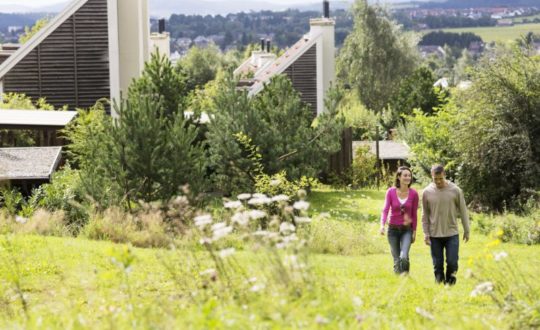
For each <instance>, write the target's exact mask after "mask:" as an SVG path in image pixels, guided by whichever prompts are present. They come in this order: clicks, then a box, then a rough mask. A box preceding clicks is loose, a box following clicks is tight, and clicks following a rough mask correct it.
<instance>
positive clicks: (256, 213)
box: [249, 210, 266, 220]
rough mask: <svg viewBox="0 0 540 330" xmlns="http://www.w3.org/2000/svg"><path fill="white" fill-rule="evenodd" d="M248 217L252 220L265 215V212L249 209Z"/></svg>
mask: <svg viewBox="0 0 540 330" xmlns="http://www.w3.org/2000/svg"><path fill="white" fill-rule="evenodd" d="M249 217H250V218H251V219H253V220H257V219H260V218H264V217H266V212H264V211H261V210H251V211H249Z"/></svg>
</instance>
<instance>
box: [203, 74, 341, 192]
mask: <svg viewBox="0 0 540 330" xmlns="http://www.w3.org/2000/svg"><path fill="white" fill-rule="evenodd" d="M335 94H336V95H337V94H338V93H337V92H336V93H335ZM338 97H339V96H336V98H338ZM212 104H214V105H215V106H216V107H218V109H215V110H213V111H212V112H213V113H214V114H215V117H214V118H213V120H212V121H211V122H210V124H209V127H208V129H209V131H208V134H207V138H208V140H207V141H208V148H209V149H208V151H209V156H210V166H211V168H212V170H213V175H212V179H213V182H214V186H215V189H216V190H220V191H222V192H223V193H224V194H226V195H230V194H233V193H240V192H245V191H253V187H254V185H255V182H256V176H257V175H259V174H261V171H262V172H264V173H265V174H268V175H270V176H271V175H274V174H277V173H279V172H281V171H285V173H286V174H287V179H288V180H291V181H293V180H299V179H300V178H301V177H302V176H306V177H317V176H318V175H319V173H321V172H322V171H323V170H324V169H325V168H326V167H327V165H328V156H329V155H330V154H332V153H334V152H336V151H338V150H339V148H340V138H341V133H342V128H343V121H342V120H341V119H340V118H341V117H338V116H337V114H336V113H335V112H333V110H335V109H337V107H336V106H333V105H329V106H328V108H329V109H330V111H329V112H328V113H327V114H324V115H321V116H319V117H317V120H316V121H314V120H313V114H312V113H311V111H310V109H309V108H308V107H307V106H306V104H304V103H303V102H302V101H301V99H300V96H299V94H298V92H297V91H295V90H294V89H293V86H292V83H291V81H290V80H289V79H288V78H287V77H285V76H277V77H274V78H273V79H272V80H271V81H270V82H269V83H268V84H267V85H266V86H265V87H264V89H263V90H262V91H261V92H260V93H259V94H257V95H255V96H253V97H250V96H248V94H247V92H246V91H238V89H237V87H236V82H235V81H234V80H233V79H232V78H231V77H229V78H228V79H226V80H225V81H224V82H223V86H222V88H221V89H220V90H219V91H218V93H217V95H215V100H214V102H212ZM255 155H260V157H258V158H257V162H254V158H253V157H254V156H255ZM259 165H261V166H259Z"/></svg>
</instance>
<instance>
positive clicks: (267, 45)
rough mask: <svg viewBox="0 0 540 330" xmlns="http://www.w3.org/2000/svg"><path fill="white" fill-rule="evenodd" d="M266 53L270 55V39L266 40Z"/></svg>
mask: <svg viewBox="0 0 540 330" xmlns="http://www.w3.org/2000/svg"><path fill="white" fill-rule="evenodd" d="M266 52H267V53H270V39H266Z"/></svg>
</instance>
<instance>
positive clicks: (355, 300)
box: [352, 296, 364, 307]
mask: <svg viewBox="0 0 540 330" xmlns="http://www.w3.org/2000/svg"><path fill="white" fill-rule="evenodd" d="M352 301H353V305H354V306H355V307H360V306H362V305H363V304H364V302H363V301H362V298H360V297H357V296H355V297H353V299H352Z"/></svg>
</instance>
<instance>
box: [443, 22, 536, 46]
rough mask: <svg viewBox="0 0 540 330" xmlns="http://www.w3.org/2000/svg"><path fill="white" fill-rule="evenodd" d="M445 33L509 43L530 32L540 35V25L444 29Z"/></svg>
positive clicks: (485, 40)
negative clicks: (463, 34) (474, 35)
mask: <svg viewBox="0 0 540 330" xmlns="http://www.w3.org/2000/svg"><path fill="white" fill-rule="evenodd" d="M443 31H445V32H453V33H463V32H472V33H474V34H477V35H479V36H480V37H481V38H482V40H484V42H491V41H498V42H507V41H511V40H515V39H517V38H519V37H521V36H523V35H526V34H527V33H528V32H533V33H537V34H540V24H519V25H514V26H504V27H499V26H494V27H475V28H458V29H443Z"/></svg>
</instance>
